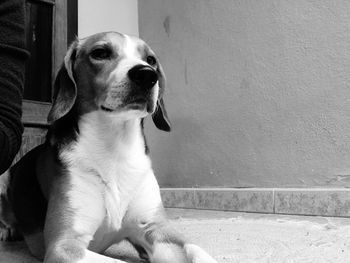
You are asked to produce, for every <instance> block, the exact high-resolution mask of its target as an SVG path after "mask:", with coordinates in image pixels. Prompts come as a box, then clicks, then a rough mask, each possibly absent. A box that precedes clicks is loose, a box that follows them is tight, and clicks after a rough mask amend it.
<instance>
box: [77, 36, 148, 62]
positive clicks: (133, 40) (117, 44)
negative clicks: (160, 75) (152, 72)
mask: <svg viewBox="0 0 350 263" xmlns="http://www.w3.org/2000/svg"><path fill="white" fill-rule="evenodd" d="M100 45H108V46H109V47H111V48H113V50H115V51H116V52H118V53H124V54H125V55H127V56H133V55H141V56H142V55H144V54H145V53H150V52H152V51H151V49H150V48H149V46H148V45H147V44H146V43H145V42H144V41H143V40H141V39H139V38H138V37H135V36H129V35H124V34H121V33H117V32H107V33H98V34H95V35H92V36H90V37H87V38H85V39H82V40H81V41H80V45H79V49H80V51H81V52H83V53H87V52H89V51H90V50H91V49H93V48H94V47H96V46H100Z"/></svg>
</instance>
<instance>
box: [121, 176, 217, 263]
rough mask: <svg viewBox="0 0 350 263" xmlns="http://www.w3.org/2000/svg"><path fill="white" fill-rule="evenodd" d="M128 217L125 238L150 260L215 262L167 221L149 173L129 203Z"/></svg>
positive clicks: (168, 262)
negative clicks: (142, 251)
mask: <svg viewBox="0 0 350 263" xmlns="http://www.w3.org/2000/svg"><path fill="white" fill-rule="evenodd" d="M128 217H129V220H127V221H129V222H131V227H130V236H129V240H130V241H131V242H132V243H134V244H135V245H136V246H141V247H142V248H143V249H144V250H145V251H146V252H147V254H148V258H149V260H150V262H151V263H217V261H216V260H215V259H213V258H212V257H211V256H210V255H209V254H208V253H206V252H205V251H204V250H203V249H202V248H200V247H199V246H197V245H194V244H192V243H189V242H188V241H187V240H186V238H184V237H183V236H182V235H181V234H179V233H178V232H177V231H176V230H175V229H174V228H173V227H172V226H171V224H170V223H169V222H168V221H167V219H166V216H165V213H164V208H163V205H162V202H161V198H160V192H159V186H158V183H157V181H156V179H155V177H154V175H153V173H152V174H149V176H148V178H147V179H146V180H145V182H144V184H143V185H142V187H141V190H140V191H138V195H137V197H136V198H135V199H134V202H133V203H131V205H130V210H129V214H128Z"/></svg>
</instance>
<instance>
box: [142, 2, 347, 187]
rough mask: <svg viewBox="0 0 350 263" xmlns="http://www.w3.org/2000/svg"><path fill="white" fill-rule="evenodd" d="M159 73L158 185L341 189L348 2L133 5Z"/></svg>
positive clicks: (153, 140) (154, 136)
mask: <svg viewBox="0 0 350 263" xmlns="http://www.w3.org/2000/svg"><path fill="white" fill-rule="evenodd" d="M139 30H140V36H141V37H142V38H144V39H145V40H146V41H147V42H149V43H150V44H151V46H152V47H153V49H154V50H156V52H157V53H158V54H159V56H160V59H161V62H162V64H163V67H164V68H165V71H166V73H167V77H168V87H167V88H168V89H167V92H166V97H165V100H166V105H167V108H168V111H169V115H170V117H171V120H172V122H173V131H172V133H170V134H166V133H162V132H160V131H156V130H155V128H154V126H153V125H151V122H148V123H147V128H148V136H149V144H150V145H151V154H152V156H153V165H154V168H155V171H156V174H157V177H158V178H159V182H160V184H161V185H162V186H166V187H318V186H330V187H335V186H338V187H339V186H340V187H349V186H350V1H346V0H343V1H340V0H336V1H318V0H317V1H316V0H244V1H243V0H242V1H238V0H211V1H208V0H203V1H196V0H176V1H174V0H148V1H139Z"/></svg>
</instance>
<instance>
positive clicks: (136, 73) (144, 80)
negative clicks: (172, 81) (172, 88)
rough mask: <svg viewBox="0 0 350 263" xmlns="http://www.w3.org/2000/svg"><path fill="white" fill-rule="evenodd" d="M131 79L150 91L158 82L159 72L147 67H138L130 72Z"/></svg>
mask: <svg viewBox="0 0 350 263" xmlns="http://www.w3.org/2000/svg"><path fill="white" fill-rule="evenodd" d="M128 76H129V79H130V80H131V81H133V82H134V83H135V84H137V85H139V86H140V87H142V88H145V89H150V88H152V87H153V86H154V84H156V82H157V81H158V75H157V72H156V71H155V70H154V69H153V68H151V67H149V66H145V65H137V66H135V67H133V68H132V69H130V70H129V72H128Z"/></svg>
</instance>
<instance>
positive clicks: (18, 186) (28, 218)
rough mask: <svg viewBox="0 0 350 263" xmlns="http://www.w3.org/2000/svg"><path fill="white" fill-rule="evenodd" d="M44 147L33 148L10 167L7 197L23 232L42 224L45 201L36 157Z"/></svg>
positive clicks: (45, 206)
mask: <svg viewBox="0 0 350 263" xmlns="http://www.w3.org/2000/svg"><path fill="white" fill-rule="evenodd" d="M44 147H45V146H44V145H40V146H38V147H36V148H34V149H33V150H31V151H30V152H29V153H27V154H26V155H25V156H24V157H23V158H22V159H21V160H20V161H19V162H18V163H16V164H15V165H14V166H13V167H12V168H11V177H10V185H9V193H10V195H9V199H10V202H11V203H12V207H13V212H14V214H15V217H16V220H17V222H18V227H19V229H20V230H21V231H23V233H31V232H32V231H34V230H37V229H41V228H42V227H43V226H44V221H45V215H46V209H47V201H46V199H45V197H44V195H43V193H42V191H41V188H40V185H39V183H38V180H37V176H36V165H37V158H38V155H39V154H40V152H41V151H42V149H43V148H44Z"/></svg>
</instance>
